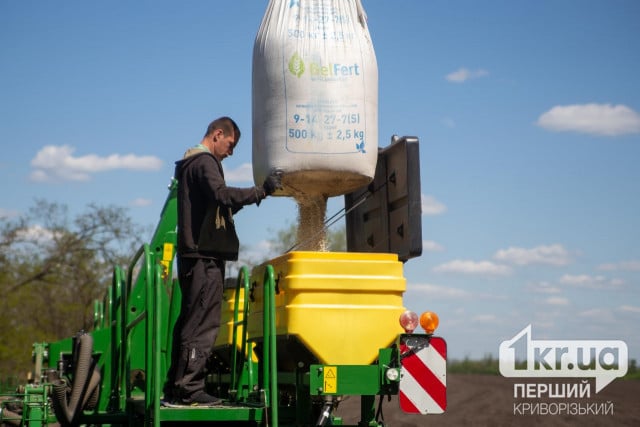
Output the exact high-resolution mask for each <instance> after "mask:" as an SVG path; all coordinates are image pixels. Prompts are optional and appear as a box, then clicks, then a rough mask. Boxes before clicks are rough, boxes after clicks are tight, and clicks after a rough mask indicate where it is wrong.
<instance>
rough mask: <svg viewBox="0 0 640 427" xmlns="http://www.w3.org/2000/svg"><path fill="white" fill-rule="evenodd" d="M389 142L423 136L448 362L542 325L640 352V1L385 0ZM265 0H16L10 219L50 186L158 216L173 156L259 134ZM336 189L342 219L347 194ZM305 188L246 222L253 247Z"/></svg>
mask: <svg viewBox="0 0 640 427" xmlns="http://www.w3.org/2000/svg"><path fill="white" fill-rule="evenodd" d="M364 6H365V9H366V11H367V14H368V18H369V20H368V23H369V29H370V32H371V36H372V39H373V43H374V48H375V51H376V56H377V61H378V69H379V126H378V133H379V137H380V141H379V145H380V146H385V145H387V144H388V143H389V140H390V137H391V135H393V134H398V135H415V136H418V137H419V138H420V141H421V148H420V150H421V151H420V162H421V169H422V174H421V187H422V193H423V217H422V220H423V236H422V237H423V240H424V248H425V249H424V251H423V255H422V256H421V257H420V258H416V259H413V260H410V261H409V262H408V263H407V264H406V267H405V276H406V278H407V288H408V290H407V293H406V295H405V297H406V298H405V303H406V305H407V307H408V308H411V309H413V310H416V311H423V310H425V309H431V310H434V311H436V312H438V314H439V315H440V319H441V327H440V329H439V333H440V335H442V336H444V337H445V338H446V339H447V341H448V344H449V354H450V357H457V358H460V357H464V356H470V357H482V356H483V355H485V354H488V353H492V354H494V355H496V354H497V351H498V347H499V345H500V342H502V341H504V340H507V339H510V338H511V337H513V336H514V335H515V334H516V333H518V332H519V331H520V330H522V329H523V328H524V327H525V326H527V325H528V324H532V327H533V336H534V338H535V339H554V340H560V339H571V340H574V339H620V340H624V341H626V342H627V344H628V346H629V353H630V356H632V357H635V358H639V357H640V342H639V340H638V333H637V332H636V330H637V325H638V324H639V323H640V291H639V285H640V283H639V280H640V245H639V243H638V242H640V197H639V196H640V191H639V190H638V182H640V167H638V165H637V162H638V160H639V159H640V84H639V81H638V76H640V55H638V52H639V42H640V26H638V22H640V3H639V2H637V1H632V0H626V1H625V0H615V1H608V0H598V1H578V0H567V1H550V0H540V1H535V2H531V1H512V0H510V1H486V2H477V1H446V2H445V1H422V0H420V1H418V0H415V1H394V2H391V1H365V2H364ZM265 7H266V1H233V2H224V3H223V2H211V1H189V2H178V1H135V2H125V1H113V2H84V1H65V2H47V1H29V0H24V1H20V2H17V1H7V0H0V58H1V59H0V144H1V146H2V148H3V154H2V157H1V158H0V181H1V182H2V183H3V184H2V193H3V198H2V201H1V202H0V215H1V216H3V217H11V216H15V215H19V214H20V213H23V212H25V211H26V210H27V209H28V208H29V207H30V206H32V205H33V201H34V200H35V199H36V198H44V199H47V200H49V201H57V202H60V203H64V204H67V205H68V206H69V207H70V208H71V209H72V211H73V212H80V211H82V210H83V208H84V207H85V206H86V205H87V204H89V203H92V202H96V203H99V204H104V205H107V204H116V205H119V206H123V208H124V209H127V210H128V212H129V214H130V215H131V217H132V218H133V219H134V220H135V221H136V222H138V223H140V224H148V225H155V223H156V222H157V219H158V216H159V214H160V209H161V207H162V205H163V203H164V200H165V198H166V195H167V190H166V189H167V185H168V184H169V180H170V178H171V176H172V174H173V162H174V161H175V160H176V159H178V158H179V157H180V156H181V155H182V153H183V152H184V150H185V148H187V147H188V146H190V145H194V144H196V143H198V142H199V141H200V138H201V137H202V134H203V133H204V130H205V128H206V125H207V124H208V123H209V121H210V120H211V119H213V118H215V117H218V116H220V115H229V116H232V117H234V118H235V119H236V120H237V122H238V123H239V125H240V127H241V128H242V130H243V137H242V140H241V142H240V145H239V147H238V149H237V150H236V152H235V154H234V156H233V157H231V158H229V159H227V160H225V162H224V166H225V171H226V174H227V177H228V181H229V184H231V185H236V186H249V185H252V181H251V180H252V178H251V176H252V174H251V166H250V163H251V140H252V137H251V56H252V49H253V42H254V38H255V35H256V32H257V29H258V26H259V24H260V20H261V18H262V15H263V13H264V10H265ZM341 204H342V201H341V198H336V199H332V200H331V201H330V203H329V211H328V214H329V215H330V214H333V213H334V212H335V211H337V210H338V209H339V208H340V207H341ZM295 221H296V207H295V204H294V202H293V201H292V200H290V199H285V198H278V199H270V200H267V201H266V202H265V203H264V204H262V205H261V206H260V207H259V208H255V207H248V208H246V209H244V210H243V211H242V212H241V213H240V214H239V215H238V216H237V218H236V222H237V225H238V228H239V230H240V238H241V241H242V243H243V245H244V246H245V254H244V256H247V255H248V254H250V253H256V252H259V251H264V250H265V249H264V248H265V247H266V245H265V242H266V241H267V240H268V239H270V238H272V236H273V235H274V233H275V231H277V230H280V229H283V228H286V227H288V226H289V225H290V224H292V223H295Z"/></svg>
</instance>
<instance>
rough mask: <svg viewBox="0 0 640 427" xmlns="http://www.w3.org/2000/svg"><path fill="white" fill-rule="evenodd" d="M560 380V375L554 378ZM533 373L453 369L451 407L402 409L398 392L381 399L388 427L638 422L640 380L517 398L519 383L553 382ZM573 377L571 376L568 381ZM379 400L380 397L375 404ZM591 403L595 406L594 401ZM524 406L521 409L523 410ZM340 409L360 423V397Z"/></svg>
mask: <svg viewBox="0 0 640 427" xmlns="http://www.w3.org/2000/svg"><path fill="white" fill-rule="evenodd" d="M556 381H557V380H556ZM556 381H544V379H538V380H536V381H532V379H529V378H521V379H518V380H516V379H513V378H505V377H502V376H498V375H496V376H491V375H463V374H450V375H448V376H447V410H446V412H445V413H444V414H441V415H413V414H411V415H410V414H405V413H403V412H402V411H401V410H400V408H399V406H398V400H397V397H396V396H393V397H392V398H391V401H387V399H386V398H385V400H384V403H383V406H382V408H383V415H384V421H385V423H386V425H387V426H390V427H414V426H540V425H544V426H552V427H555V426H578V425H579V426H589V427H591V426H640V381H638V380H627V381H625V380H621V379H616V380H615V381H613V382H612V383H610V384H609V385H607V386H606V387H605V388H604V389H603V390H601V391H600V393H598V394H595V390H594V387H593V383H592V384H591V394H592V395H591V396H590V397H589V398H581V399H580V398H569V399H566V398H564V399H561V398H556V399H548V398H547V399H523V398H518V399H516V398H514V386H513V385H514V384H515V383H520V384H522V383H524V384H528V383H532V382H534V383H538V384H541V383H549V382H556ZM565 382H566V383H571V382H572V381H565ZM520 402H531V403H536V402H554V403H561V402H563V403H573V402H576V403H579V404H581V405H583V406H586V405H588V404H594V406H596V405H599V404H601V403H603V404H606V405H608V404H609V403H612V404H613V414H606V415H568V414H562V415H560V414H558V415H524V414H518V413H516V414H514V404H516V405H517V404H518V403H520ZM377 403H378V401H377V400H376V405H377ZM592 407H593V406H592ZM521 412H522V411H521ZM335 414H336V415H339V416H342V417H343V424H345V425H356V424H357V422H358V420H359V418H360V398H359V397H346V398H345V400H343V401H342V402H341V403H340V406H339V407H338V409H337V411H336V412H335Z"/></svg>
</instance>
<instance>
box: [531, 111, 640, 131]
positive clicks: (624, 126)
mask: <svg viewBox="0 0 640 427" xmlns="http://www.w3.org/2000/svg"><path fill="white" fill-rule="evenodd" d="M537 124H538V126H541V127H543V128H545V129H547V130H550V131H555V132H562V131H569V132H580V133H587V134H593V135H604V136H616V135H624V134H629V133H639V132H640V114H638V113H637V112H636V111H634V110H632V109H631V108H629V107H627V106H626V105H611V104H595V103H591V104H574V105H558V106H555V107H553V108H551V109H550V110H549V111H547V112H545V113H543V114H542V115H541V116H540V117H539V118H538V121H537Z"/></svg>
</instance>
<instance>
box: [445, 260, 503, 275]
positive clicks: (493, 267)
mask: <svg viewBox="0 0 640 427" xmlns="http://www.w3.org/2000/svg"><path fill="white" fill-rule="evenodd" d="M433 271H435V272H437V273H461V274H471V275H476V274H477V275H488V276H506V275H508V274H510V273H511V269H510V268H509V267H507V266H505V265H500V264H496V263H493V262H491V261H469V260H454V261H450V262H447V263H444V264H441V265H438V266H436V267H434V269H433Z"/></svg>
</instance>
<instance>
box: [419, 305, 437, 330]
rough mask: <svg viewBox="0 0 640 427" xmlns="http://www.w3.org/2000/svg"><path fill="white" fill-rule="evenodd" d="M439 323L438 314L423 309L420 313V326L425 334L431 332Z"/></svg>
mask: <svg viewBox="0 0 640 427" xmlns="http://www.w3.org/2000/svg"><path fill="white" fill-rule="evenodd" d="M439 323H440V319H438V315H437V314H435V313H434V312H433V311H425V312H424V313H422V314H421V315H420V326H422V329H424V331H425V332H426V333H427V334H432V333H433V332H434V331H435V330H436V328H437V327H438V324H439Z"/></svg>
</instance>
